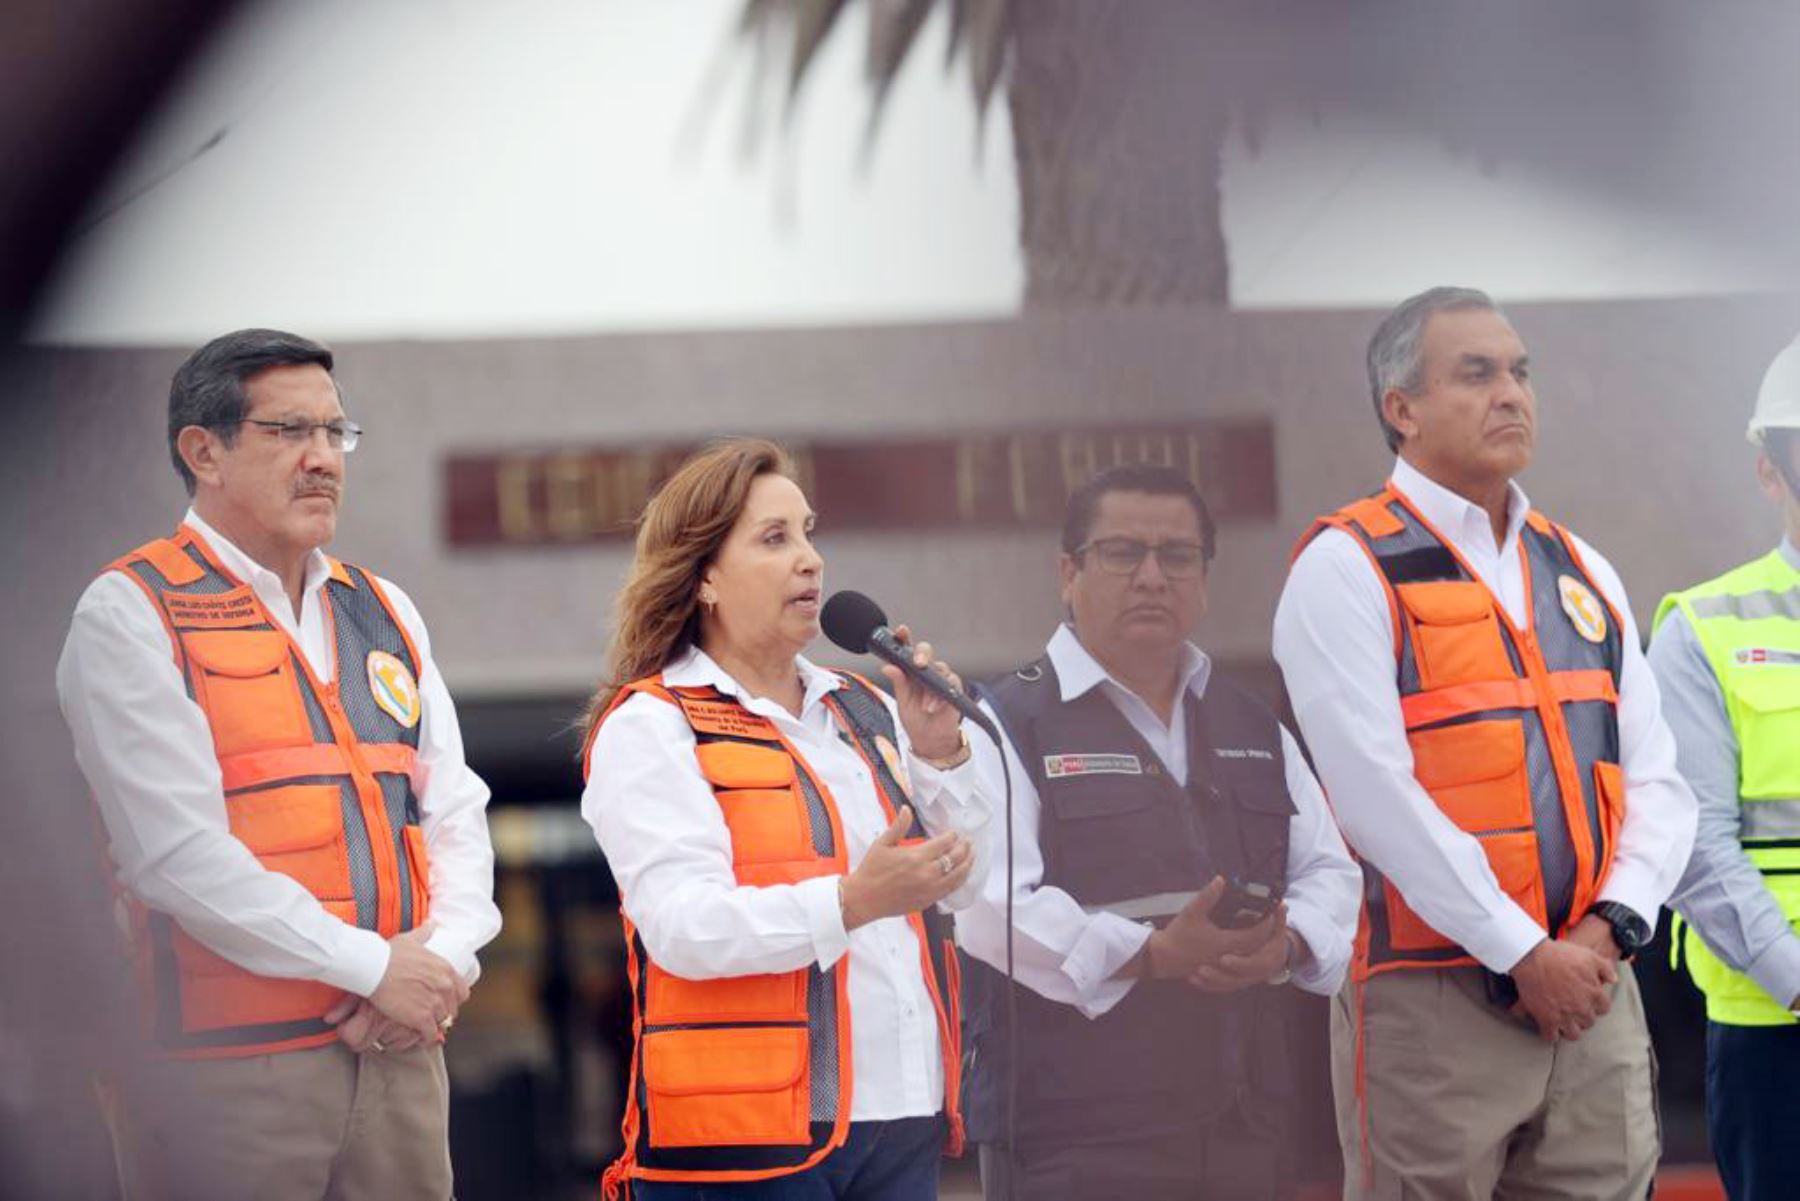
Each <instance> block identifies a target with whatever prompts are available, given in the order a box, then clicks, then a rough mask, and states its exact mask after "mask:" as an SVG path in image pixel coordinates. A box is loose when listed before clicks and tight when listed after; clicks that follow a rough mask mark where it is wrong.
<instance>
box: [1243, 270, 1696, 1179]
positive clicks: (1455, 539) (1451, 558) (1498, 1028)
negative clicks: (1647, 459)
mask: <svg viewBox="0 0 1800 1201" xmlns="http://www.w3.org/2000/svg"><path fill="white" fill-rule="evenodd" d="M1368 373H1369V383H1370V387H1371V391H1372V393H1373V399H1374V403H1375V411H1376V416H1377V418H1378V420H1379V421H1380V424H1381V429H1382V432H1383V434H1384V436H1385V438H1386V440H1387V444H1388V447H1389V449H1390V450H1392V451H1393V452H1394V453H1395V454H1396V455H1397V460H1396V462H1395V464H1394V468H1393V473H1392V475H1391V476H1390V477H1389V479H1388V481H1387V483H1386V484H1384V485H1383V486H1382V487H1381V489H1380V490H1379V491H1377V492H1375V493H1374V494H1373V495H1371V496H1369V497H1367V498H1365V499H1363V500H1359V501H1356V502H1354V503H1352V504H1349V505H1347V506H1345V507H1344V508H1342V509H1340V510H1338V511H1337V512H1336V513H1333V514H1331V515H1329V516H1327V517H1324V518H1321V519H1320V520H1319V521H1318V522H1317V523H1315V525H1314V526H1313V528H1312V530H1310V531H1309V532H1308V534H1307V536H1306V538H1304V539H1303V540H1302V542H1301V549H1300V550H1299V552H1298V553H1297V555H1296V557H1295V560H1294V563H1293V567H1292V570H1291V573H1290V575H1289V578H1288V583H1287V587H1286V589H1285V590H1284V591H1283V593H1282V597H1281V603H1280V606H1279V608H1278V610H1277V612H1276V617H1275V658H1276V661H1277V662H1279V663H1280V665H1281V670H1282V674H1283V676H1284V677H1285V679H1286V682H1287V687H1288V693H1289V695H1290V697H1291V698H1292V700H1293V705H1294V713H1295V716H1296V718H1297V720H1298V721H1299V725H1300V730H1301V732H1302V734H1304V735H1305V737H1306V740H1307V744H1308V747H1309V748H1310V749H1311V751H1312V755H1313V762H1314V763H1315V765H1316V766H1317V767H1318V769H1319V777H1320V779H1321V780H1323V781H1324V784H1325V788H1326V790H1327V791H1328V793H1329V794H1330V796H1331V803H1332V809H1333V811H1334V812H1335V813H1336V815H1337V819H1338V823H1339V824H1340V826H1341V827H1342V828H1343V831H1344V836H1345V838H1346V839H1347V840H1348V841H1349V843H1350V845H1351V847H1353V848H1354V849H1355V851H1356V852H1357V855H1358V856H1359V857H1360V858H1361V860H1362V862H1363V868H1364V873H1365V876H1366V878H1367V879H1366V886H1365V888H1364V893H1363V895H1364V906H1363V925H1362V930H1361V934H1360V936H1359V937H1358V939H1357V953H1356V957H1355V962H1354V963H1353V965H1352V968H1351V981H1352V983H1351V985H1350V987H1349V988H1347V989H1345V990H1344V991H1343V992H1342V993H1340V994H1339V995H1338V997H1337V998H1336V999H1335V1001H1334V1002H1333V1008H1332V1031H1331V1036H1332V1058H1333V1076H1334V1092H1335V1093H1336V1098H1337V1108H1338V1137H1339V1141H1340V1143H1341V1145H1342V1147H1343V1150H1344V1158H1345V1167H1346V1173H1345V1174H1346V1181H1345V1196H1346V1197H1347V1198H1370V1197H1374V1198H1394V1199H1398V1198H1402V1197H1406V1198H1434V1199H1437V1198H1445V1199H1447V1198H1459V1199H1460V1198H1472V1197H1490V1196H1542V1197H1548V1196H1557V1197H1583V1198H1593V1199H1595V1201H1602V1199H1605V1198H1614V1199H1617V1201H1625V1199H1626V1198H1641V1197H1644V1196H1645V1195H1646V1194H1647V1192H1648V1191H1649V1189H1650V1186H1651V1183H1652V1177H1653V1174H1654V1172H1655V1167H1656V1160H1657V1153H1658V1146H1657V1140H1658V1133H1657V1118H1656V1090H1655V1085H1654V1078H1655V1072H1654V1067H1653V1064H1652V1059H1651V1051H1650V1040H1649V1034H1648V1032H1647V1030H1646V1029H1645V1025H1644V1011H1643V1006H1642V1005H1641V1004H1640V1002H1639V999H1638V992H1637V985H1636V982H1635V980H1634V978H1633V976H1632V970H1631V966H1630V960H1631V958H1632V956H1633V955H1634V954H1635V953H1636V952H1637V951H1638V950H1639V949H1640V948H1641V947H1643V945H1644V944H1645V943H1646V942H1647V941H1648V940H1649V938H1650V933H1651V925H1652V923H1653V922H1655V920H1656V914H1657V909H1658V907H1659V906H1660V905H1661V904H1662V903H1663V901H1664V900H1666V899H1667V898H1668V897H1669V895H1670V892H1671V891H1672V890H1673V889H1674V887H1675V883H1676V881H1677V880H1678V879H1679V878H1680V876H1681V869H1682V865H1683V864H1684V863H1685V862H1686V860H1687V855H1688V850H1689V848H1690V846H1691V845H1692V842H1693V837H1694V797H1693V794H1692V793H1691V792H1690V791H1689V790H1688V786H1687V785H1686V784H1685V783H1684V782H1683V781H1682V779H1681V776H1680V774H1679V773H1678V772H1677V771H1676V765H1675V745H1674V742H1673V740H1672V739H1671V737H1670V734H1669V730H1668V727H1667V726H1666V725H1664V724H1663V719H1662V717H1661V715H1660V710H1659V705H1658V696H1657V687H1656V681H1655V679H1654V678H1652V676H1651V674H1650V670H1649V667H1648V666H1647V665H1646V663H1645V661H1644V655H1643V652H1642V650H1641V649H1640V645H1639V642H1638V635H1637V630H1636V628H1635V627H1634V626H1633V624H1632V618H1631V608H1630V606H1629V605H1628V603H1627V601H1626V597H1625V589H1624V588H1623V586H1622V585H1621V584H1620V583H1619V578H1618V576H1617V575H1616V574H1615V573H1614V572H1613V569H1612V568H1611V566H1609V565H1608V564H1607V562H1606V561H1605V560H1604V559H1602V558H1601V557H1600V556H1599V555H1598V554H1597V553H1595V551H1594V549H1593V548H1592V547H1590V546H1588V545H1587V544H1586V543H1585V542H1583V541H1581V540H1580V539H1579V538H1576V537H1575V536H1574V535H1573V534H1571V533H1569V532H1568V531H1567V530H1565V529H1564V528H1563V527H1561V526H1559V525H1557V524H1555V523H1553V522H1551V521H1550V520H1549V519H1548V518H1546V517H1544V516H1543V514H1541V513H1539V512H1537V511H1536V510H1535V509H1533V508H1532V507H1531V502H1530V501H1529V500H1527V499H1526V496H1525V493H1524V492H1523V491H1521V490H1520V488H1519V486H1518V485H1517V484H1516V483H1514V482H1513V479H1514V477H1515V476H1517V475H1518V474H1519V473H1520V472H1522V471H1524V470H1525V469H1526V467H1527V466H1529V465H1530V463H1531V455H1532V449H1533V447H1534V445H1535V440H1536V433H1537V399H1536V395H1535V393H1534V391H1533V385H1532V382H1531V374H1530V365H1529V362H1528V360H1527V357H1526V353H1525V346H1524V344H1523V343H1522V342H1521V341H1520V339H1519V335H1518V334H1517V332H1516V331H1514V329H1513V327H1512V325H1511V324H1510V323H1509V322H1508V321H1507V320H1506V318H1505V317H1504V316H1503V315H1502V314H1501V313H1500V311H1499V309H1498V308H1496V307H1495V305H1494V302H1493V301H1492V300H1491V299H1489V298H1488V297H1487V296H1486V295H1485V294H1483V293H1481V292H1477V291H1475V290H1473V289H1468V288H1434V289H1432V290H1431V291H1428V292H1424V293H1421V294H1420V295H1418V296H1415V297H1413V298H1411V299H1410V300H1407V301H1405V302H1404V303H1402V304H1400V305H1399V306H1398V307H1396V308H1395V309H1394V310H1393V311H1392V312H1391V313H1389V314H1388V315H1387V317H1386V318H1385V319H1384V320H1383V321H1382V322H1381V324H1380V325H1379V326H1378V327H1377V329H1376V330H1375V334H1374V336H1373V337H1372V338H1371V340H1370V342H1369V349H1368Z"/></svg>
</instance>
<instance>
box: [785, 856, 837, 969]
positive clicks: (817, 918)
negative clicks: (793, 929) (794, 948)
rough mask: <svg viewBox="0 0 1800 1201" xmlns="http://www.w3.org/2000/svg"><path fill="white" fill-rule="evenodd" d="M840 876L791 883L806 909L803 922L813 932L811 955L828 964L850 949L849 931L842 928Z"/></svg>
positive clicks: (827, 966)
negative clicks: (839, 893) (839, 892)
mask: <svg viewBox="0 0 1800 1201" xmlns="http://www.w3.org/2000/svg"><path fill="white" fill-rule="evenodd" d="M842 879H843V877H842V876H815V877H814V878H812V879H811V880H802V881H800V882H799V883H798V884H796V885H794V891H795V892H796V893H797V894H799V897H800V904H801V906H802V907H803V908H804V909H805V910H806V926H807V929H808V930H809V931H811V933H812V943H813V958H814V959H816V960H817V961H818V964H819V966H820V967H821V968H829V967H830V966H831V965H832V964H834V963H836V962H837V961H838V960H840V959H842V958H843V957H844V952H846V951H848V950H849V949H850V932H849V931H848V930H846V929H844V907H843V905H842V904H840V903H839V902H838V881H839V880H842Z"/></svg>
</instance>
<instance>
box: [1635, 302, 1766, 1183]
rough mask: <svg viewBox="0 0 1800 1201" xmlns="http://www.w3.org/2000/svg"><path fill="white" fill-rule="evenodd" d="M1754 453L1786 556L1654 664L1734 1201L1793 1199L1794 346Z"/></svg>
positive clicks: (1663, 624) (1685, 941) (1689, 605)
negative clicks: (1681, 813) (1680, 804)
mask: <svg viewBox="0 0 1800 1201" xmlns="http://www.w3.org/2000/svg"><path fill="white" fill-rule="evenodd" d="M1750 441H1751V442H1752V443H1753V444H1755V445H1756V446H1758V447H1760V448H1761V453H1760V454H1759V455H1758V456H1757V461H1756V474H1757V478H1758V479H1759V480H1761V482H1762V487H1763V491H1764V492H1765V493H1767V494H1768V497H1769V499H1770V500H1772V501H1773V502H1774V503H1775V504H1776V505H1778V506H1779V507H1780V510H1781V514H1782V517H1783V519H1784V522H1785V525H1786V537H1785V538H1784V539H1783V540H1782V542H1781V545H1780V546H1778V547H1776V548H1775V549H1774V550H1772V551H1770V552H1769V553H1768V554H1766V555H1764V556H1762V557H1761V558H1759V559H1756V560H1754V561H1753V562H1750V563H1746V564H1744V565H1743V566H1741V567H1738V568H1736V569H1734V570H1732V571H1728V572H1726V573H1725V574H1724V575H1722V576H1719V577H1718V578H1717V579H1714V580H1709V581H1707V582H1706V583H1704V584H1698V585H1696V586H1694V587H1692V588H1690V589H1688V590H1687V591H1685V592H1678V593H1676V594H1674V595H1673V596H1670V597H1667V598H1666V599H1665V600H1664V601H1663V603H1662V606H1661V607H1660V608H1659V609H1658V610H1657V614H1656V632H1655V635H1654V637H1653V638H1652V639H1651V643H1650V654H1649V658H1650V666H1651V669H1652V670H1653V671H1655V673H1656V677H1657V681H1658V683H1659V684H1660V685H1661V687H1662V697H1663V713H1664V715H1665V717H1666V718H1667V720H1668V723H1669V727H1670V729H1671V730H1673V731H1674V734H1675V741H1676V746H1677V753H1678V756H1679V761H1680V765H1681V770H1682V773H1683V774H1684V775H1685V776H1686V777H1687V779H1688V782H1689V783H1690V784H1691V785H1692V786H1693V789H1694V793H1695V795H1696V796H1697V797H1698V798H1699V802H1700V825H1699V831H1698V834H1697V836H1696V838H1695V842H1694V853H1693V857H1692V858H1691V859H1690V860H1689V861H1688V868H1687V872H1686V874H1685V875H1684V876H1683V877H1682V880H1681V883H1680V885H1679V886H1678V887H1677V889H1676V891H1675V894H1674V896H1673V897H1672V898H1671V900H1670V904H1671V905H1672V906H1673V907H1674V908H1675V909H1676V911H1677V912H1678V913H1679V914H1680V915H1681V916H1682V917H1683V918H1685V919H1686V922H1687V925H1686V928H1685V930H1683V931H1682V932H1681V934H1680V935H1679V938H1680V943H1679V950H1680V953H1681V955H1682V956H1683V958H1684V960H1685V963H1686V965H1687V970H1688V972H1689V974H1690V975H1692V977H1693V979H1694V983H1695V984H1696V985H1698V986H1699V988H1700V989H1701V991H1702V992H1704V993H1705V994H1706V1016H1707V1030H1706V1119H1707V1126H1708V1130H1709V1132H1710V1134H1711V1139H1712V1147H1713V1154H1714V1155H1715V1156H1716V1157H1717V1159H1718V1162H1719V1172H1720V1174H1721V1175H1722V1176H1723V1177H1724V1180H1725V1187H1726V1190H1727V1191H1728V1192H1729V1193H1730V1195H1731V1196H1732V1198H1733V1199H1734V1201H1773V1199H1774V1198H1785V1197H1793V1196H1795V1195H1797V1194H1800V1139H1796V1138H1795V1137H1794V1131H1795V1130H1796V1129H1800V1088H1796V1087H1795V1085H1796V1082H1797V1081H1800V1018H1797V1017H1796V1016H1795V1015H1796V1012H1797V1011H1800V935H1797V934H1796V933H1795V929H1794V923H1795V921H1796V920H1797V919H1800V338H1796V339H1795V340H1794V342H1793V343H1792V344H1791V345H1789V346H1788V347H1787V349H1785V350H1783V351H1782V352H1781V353H1780V354H1778V355H1776V356H1775V361H1774V363H1772V364H1771V365H1770V367H1769V371H1768V374H1767V375H1766V376H1765V377H1764V378H1763V384H1762V390H1761V392H1760V393H1759V394H1758V396H1757V398H1756V412H1755V415H1754V416H1753V417H1752V418H1751V419H1750Z"/></svg>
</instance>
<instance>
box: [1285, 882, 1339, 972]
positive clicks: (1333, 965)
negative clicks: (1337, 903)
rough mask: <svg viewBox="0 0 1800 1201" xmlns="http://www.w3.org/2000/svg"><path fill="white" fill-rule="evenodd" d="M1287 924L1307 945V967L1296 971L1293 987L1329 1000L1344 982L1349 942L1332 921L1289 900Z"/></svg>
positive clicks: (1309, 907) (1315, 910) (1317, 911)
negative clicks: (1327, 997) (1329, 996)
mask: <svg viewBox="0 0 1800 1201" xmlns="http://www.w3.org/2000/svg"><path fill="white" fill-rule="evenodd" d="M1287 924H1288V927H1289V928H1290V929H1292V930H1293V932H1294V933H1295V934H1298V935H1299V936H1300V939H1301V941H1302V942H1304V943H1305V944H1306V950H1307V960H1306V965H1305V966H1304V967H1300V968H1296V969H1294V979H1293V984H1294V987H1296V988H1303V989H1305V990H1306V991H1307V992H1310V993H1317V994H1319V995H1321V996H1328V995H1330V994H1331V993H1334V992H1336V991H1337V990H1338V986H1339V985H1341V984H1343V982H1344V968H1345V967H1346V966H1347V965H1348V964H1349V962H1350V955H1349V951H1350V944H1349V941H1348V940H1347V939H1345V938H1343V937H1342V936H1341V935H1339V934H1338V932H1337V928H1336V927H1335V926H1334V925H1333V924H1332V922H1331V919H1330V918H1328V917H1326V916H1325V914H1323V913H1322V912H1320V911H1319V910H1317V909H1314V908H1313V907H1312V906H1311V905H1304V904H1299V903H1296V902H1295V900H1294V898H1292V897H1289V898H1288V915H1287Z"/></svg>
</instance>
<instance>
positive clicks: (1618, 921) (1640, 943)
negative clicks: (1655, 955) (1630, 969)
mask: <svg viewBox="0 0 1800 1201" xmlns="http://www.w3.org/2000/svg"><path fill="white" fill-rule="evenodd" d="M1588 912H1589V913H1591V914H1593V915H1594V916H1595V917H1597V918H1599V919H1600V920H1601V921H1603V922H1605V923H1606V924H1607V925H1609V926H1611V927H1612V940H1613V945H1614V946H1616V947H1618V948H1619V958H1621V959H1630V958H1632V957H1633V956H1635V955H1636V954H1637V953H1638V952H1639V951H1641V950H1643V949H1644V944H1645V943H1647V942H1649V941H1650V923H1649V922H1647V921H1645V920H1644V919H1643V918H1641V917H1639V916H1638V915H1637V914H1635V913H1633V912H1632V911H1631V907H1630V906H1628V905H1621V904H1620V903H1619V902H1617V901H1601V902H1600V903H1599V904H1598V905H1595V906H1594V907H1593V908H1591V909H1589V910H1588Z"/></svg>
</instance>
